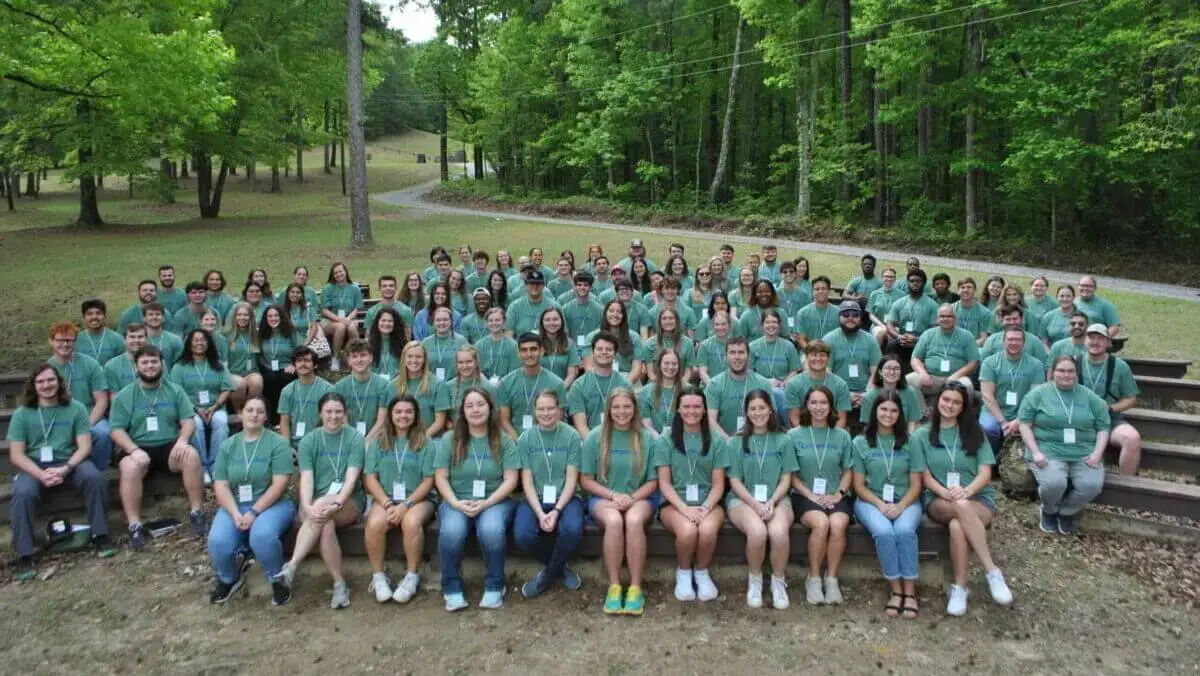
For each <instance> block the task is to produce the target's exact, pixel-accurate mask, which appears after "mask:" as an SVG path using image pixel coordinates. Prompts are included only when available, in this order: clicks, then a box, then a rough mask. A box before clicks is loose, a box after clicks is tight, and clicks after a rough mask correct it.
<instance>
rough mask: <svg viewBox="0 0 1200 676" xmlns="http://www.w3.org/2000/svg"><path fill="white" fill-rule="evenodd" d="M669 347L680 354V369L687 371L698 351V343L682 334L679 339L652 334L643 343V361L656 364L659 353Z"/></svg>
mask: <svg viewBox="0 0 1200 676" xmlns="http://www.w3.org/2000/svg"><path fill="white" fill-rule="evenodd" d="M668 349H670V350H675V354H677V355H679V368H680V370H684V371H686V370H687V369H689V368H691V367H692V356H693V355H695V353H696V344H695V343H694V342H692V339H691V338H688V337H687V336H680V338H679V340H677V341H676V340H672V339H670V338H666V337H664V336H650V338H649V340H647V341H645V342H644V343H642V356H641V360H642V363H644V364H654V363H655V362H656V360H657V359H658V353H659V352H661V351H663V350H668Z"/></svg>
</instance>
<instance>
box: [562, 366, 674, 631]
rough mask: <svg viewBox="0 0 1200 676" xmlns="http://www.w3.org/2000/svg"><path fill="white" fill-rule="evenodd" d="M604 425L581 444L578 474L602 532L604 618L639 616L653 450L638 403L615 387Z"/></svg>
mask: <svg viewBox="0 0 1200 676" xmlns="http://www.w3.org/2000/svg"><path fill="white" fill-rule="evenodd" d="M606 408H607V410H605V412H604V417H603V419H602V420H603V422H602V423H601V424H600V426H599V427H597V428H595V429H593V430H592V431H591V433H590V434H588V436H587V439H586V440H585V441H584V442H583V458H582V462H581V463H580V467H579V471H580V473H581V474H582V475H583V477H582V480H581V483H582V485H583V489H584V490H585V491H587V492H588V493H589V494H590V495H591V497H590V498H588V511H590V512H591V514H592V519H593V520H595V522H596V523H597V524H598V525H599V526H600V528H601V529H603V530H604V545H603V548H604V557H603V558H604V568H605V571H606V572H607V573H608V583H609V584H608V593H607V594H606V596H605V598H604V612H605V614H608V615H634V616H640V615H641V614H642V612H643V610H644V609H645V605H646V598H645V596H644V595H643V594H642V578H643V574H644V573H645V569H646V523H647V522H648V521H649V520H650V519H651V517H652V516H653V514H654V511H655V505H654V502H655V498H656V497H657V496H656V494H655V493H656V491H657V489H658V480H657V479H656V478H655V477H656V475H655V472H654V469H653V463H652V462H651V460H652V458H651V449H652V448H653V446H652V444H653V441H654V437H653V436H652V435H651V434H650V431H649V430H647V429H645V428H644V427H642V424H641V419H640V418H641V416H639V415H638V409H637V400H636V399H635V398H634V396H633V392H631V391H630V390H628V389H626V388H623V387H619V388H616V389H614V390H613V391H612V392H611V393H610V394H609V396H608V405H607V407H606ZM622 561H624V562H625V563H627V564H628V566H629V588H628V589H627V590H625V593H624V596H622V593H621V592H622V590H621V562H622Z"/></svg>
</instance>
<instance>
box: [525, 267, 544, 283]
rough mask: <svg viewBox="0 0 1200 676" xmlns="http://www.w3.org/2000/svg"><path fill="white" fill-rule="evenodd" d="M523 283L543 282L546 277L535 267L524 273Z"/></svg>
mask: <svg viewBox="0 0 1200 676" xmlns="http://www.w3.org/2000/svg"><path fill="white" fill-rule="evenodd" d="M525 283H526V284H545V283H546V277H545V275H543V274H542V271H541V270H537V269H534V270H530V271H529V272H527V273H525Z"/></svg>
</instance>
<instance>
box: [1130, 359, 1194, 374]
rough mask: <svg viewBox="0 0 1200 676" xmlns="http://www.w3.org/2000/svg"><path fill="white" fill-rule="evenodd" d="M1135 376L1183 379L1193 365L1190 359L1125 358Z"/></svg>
mask: <svg viewBox="0 0 1200 676" xmlns="http://www.w3.org/2000/svg"><path fill="white" fill-rule="evenodd" d="M1123 358H1124V359H1125V361H1126V362H1128V363H1129V368H1130V369H1132V370H1133V375H1135V376H1155V377H1158V378H1182V377H1183V376H1184V375H1186V374H1187V370H1188V367H1189V366H1191V365H1192V360H1190V359H1159V358H1157V357H1123Z"/></svg>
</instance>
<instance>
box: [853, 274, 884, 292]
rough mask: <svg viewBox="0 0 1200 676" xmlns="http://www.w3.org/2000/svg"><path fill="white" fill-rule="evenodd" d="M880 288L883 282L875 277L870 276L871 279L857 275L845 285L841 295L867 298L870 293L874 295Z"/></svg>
mask: <svg viewBox="0 0 1200 676" xmlns="http://www.w3.org/2000/svg"><path fill="white" fill-rule="evenodd" d="M882 288H883V280H882V279H880V278H879V277H878V276H877V275H872V276H871V277H864V276H862V275H859V276H857V277H855V278H854V279H851V280H850V283H849V284H847V285H846V290H845V291H844V292H843V293H844V294H845V295H854V296H866V297H868V298H869V297H870V296H871V294H872V293H875V292H876V291H878V290H879V289H882Z"/></svg>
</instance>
